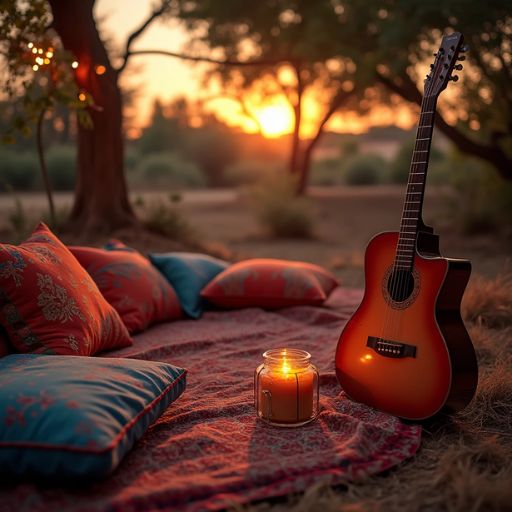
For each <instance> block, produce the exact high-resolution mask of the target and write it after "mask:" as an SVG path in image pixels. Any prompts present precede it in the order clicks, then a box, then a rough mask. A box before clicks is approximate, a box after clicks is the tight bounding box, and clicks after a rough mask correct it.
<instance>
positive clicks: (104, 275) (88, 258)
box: [69, 242, 181, 333]
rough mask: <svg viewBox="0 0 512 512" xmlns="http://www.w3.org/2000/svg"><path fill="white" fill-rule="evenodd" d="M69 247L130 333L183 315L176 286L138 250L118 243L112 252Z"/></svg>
mask: <svg viewBox="0 0 512 512" xmlns="http://www.w3.org/2000/svg"><path fill="white" fill-rule="evenodd" d="M69 249H70V250H71V252H72V253H73V254H74V256H75V257H76V259H77V260H78V261H79V262H80V263H81V265H82V266H83V267H84V268H85V269H86V270H87V272H88V273H89V275H90V276H91V277H92V278H93V279H94V282H95V283H96V284H97V285H98V288H99V289H100V291H101V293H102V294H103V296H104V297H105V299H106V300H107V302H108V303H109V304H111V305H112V306H113V307H114V308H115V309H116V311H117V312H118V313H119V314H120V315H121V318H122V320H123V322H124V324H125V325H126V327H127V328H128V330H129V331H130V332H131V333H134V332H138V331H142V330H144V329H146V328H147V327H148V326H149V325H150V324H152V323H155V322H162V321H165V320H173V319H175V318H180V317H181V307H180V301H179V299H178V297H177V295H176V293H175V292H174V289H173V288H172V286H171V285H170V284H169V283H168V282H167V280H166V279H165V278H164V277H163V276H162V274H160V272H159V271H158V270H157V269H156V268H155V267H153V265H152V264H151V262H150V261H149V260H148V259H146V258H145V257H144V256H142V254H140V253H139V252H137V251H135V250H133V249H131V248H129V247H126V246H125V245H124V244H121V245H119V242H117V244H116V247H115V249H114V250H110V251H106V250H104V249H93V248H91V247H70V248H69Z"/></svg>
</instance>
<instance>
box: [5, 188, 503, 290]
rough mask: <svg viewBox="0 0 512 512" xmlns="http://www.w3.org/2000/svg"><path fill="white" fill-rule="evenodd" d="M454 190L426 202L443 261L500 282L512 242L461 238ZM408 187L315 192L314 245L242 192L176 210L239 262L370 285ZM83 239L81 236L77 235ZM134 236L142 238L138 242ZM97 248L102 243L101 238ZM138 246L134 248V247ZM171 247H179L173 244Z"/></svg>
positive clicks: (198, 196) (207, 193) (31, 205)
mask: <svg viewBox="0 0 512 512" xmlns="http://www.w3.org/2000/svg"><path fill="white" fill-rule="evenodd" d="M450 193H452V192H450V190H449V189H447V188H443V187H434V186H432V187H429V188H428V189H427V195H426V199H425V220H426V222H427V223H430V224H431V225H433V226H434V227H435V230H436V232H437V233H439V234H440V235H441V249H442V252H443V254H444V255H446V256H449V257H454V258H468V259H470V260H472V262H473V272H474V273H475V274H481V275H484V276H487V277H494V276H496V275H497V274H499V273H500V272H503V271H504V270H506V269H507V268H508V269H509V270H510V268H511V263H512V262H511V261H510V260H511V256H510V255H511V254H512V250H511V249H512V243H511V241H510V240H507V239H506V238H504V237H500V236H498V235H490V234H487V235H473V236H468V235H465V236H463V235H461V234H460V233H458V232H457V231H456V230H454V229H453V228H452V226H451V223H450V216H451V213H450V211H449V210H447V208H446V203H447V202H446V196H447V195H448V194H450ZM403 194H404V186H400V185H381V186H360V187H346V186H332V187H312V188H311V190H310V191H309V196H308V202H309V206H310V209H311V217H312V224H313V237H312V238H311V239H305V240H301V239H291V238H283V239H275V238H272V237H270V236H269V235H268V234H266V233H265V232H264V231H262V228H261V227H260V226H259V224H258V223H257V221H256V219H255V216H254V214H253V211H252V208H251V202H250V199H249V197H248V196H247V195H246V194H244V193H243V192H240V191H238V190H235V189H210V190H190V191H185V192H182V193H181V201H180V202H179V203H178V204H177V205H176V209H177V210H178V211H179V212H180V214H181V215H182V216H183V218H184V219H186V221H187V222H188V223H189V224H190V226H191V228H192V229H193V231H194V232H195V236H196V238H197V239H198V241H199V242H201V243H204V244H206V245H212V246H217V247H218V246H221V247H224V248H225V249H226V251H225V252H226V254H228V255H230V256H231V257H232V258H234V259H242V258H250V257H275V258H285V259H297V260H305V261H310V262H314V263H318V264H320V265H324V266H326V267H327V268H330V269H331V270H333V271H334V272H335V273H336V274H337V275H338V276H339V278H340V279H341V281H342V283H343V284H344V285H346V286H362V285H363V256H364V250H365V247H366V244H367V242H368V241H369V239H370V238H371V237H372V236H373V235H374V234H376V233H378V232H380V231H387V230H396V229H397V227H398V224H399V220H400V214H401V208H402V201H403ZM167 196H168V193H159V192H142V193H138V194H134V195H133V197H132V199H133V200H134V203H136V204H141V203H144V204H155V203H158V202H159V201H162V202H165V201H167V200H168V198H167ZM16 197H17V198H18V199H19V200H20V201H21V204H22V205H23V210H24V212H25V215H26V217H27V218H28V219H29V223H35V222H37V220H40V219H41V218H42V214H43V212H44V211H45V209H46V200H45V196H44V195H43V194H40V193H30V194H28V193H25V194H17V195H16ZM71 199H72V196H71V194H70V193H59V194H57V195H56V202H57V205H58V208H61V209H62V208H65V207H69V205H70V204H71ZM14 201H15V200H14V196H12V195H5V194H4V195H0V231H1V232H2V233H3V235H2V238H3V239H4V240H6V239H9V234H8V232H7V230H8V227H9V222H10V221H9V217H10V216H11V215H12V213H13V208H14V205H15V202H14ZM76 236H77V239H78V240H80V234H79V233H76ZM133 237H135V239H134V238H133ZM136 237H137V235H132V236H131V237H130V238H131V240H134V241H135V243H134V245H136V246H137V248H138V249H139V250H143V251H151V250H165V248H166V244H165V240H164V241H160V242H159V244H158V247H155V246H152V241H151V240H149V241H148V240H146V239H144V240H140V243H137V242H138V241H137V238H136ZM98 243H101V241H100V240H99V241H98ZM132 243H133V242H132ZM169 247H170V249H172V247H171V244H170V243H169Z"/></svg>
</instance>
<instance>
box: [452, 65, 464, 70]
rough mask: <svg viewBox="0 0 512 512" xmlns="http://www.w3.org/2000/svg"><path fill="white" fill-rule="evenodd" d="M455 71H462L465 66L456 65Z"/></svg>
mask: <svg viewBox="0 0 512 512" xmlns="http://www.w3.org/2000/svg"><path fill="white" fill-rule="evenodd" d="M453 67H454V69H456V70H457V71H460V70H461V69H462V68H463V67H464V66H463V65H462V64H455V66H453Z"/></svg>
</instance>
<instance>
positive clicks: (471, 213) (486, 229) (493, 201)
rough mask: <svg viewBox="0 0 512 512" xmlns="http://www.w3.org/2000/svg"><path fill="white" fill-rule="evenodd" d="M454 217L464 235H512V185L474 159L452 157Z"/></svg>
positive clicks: (450, 204)
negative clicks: (504, 232)
mask: <svg viewBox="0 0 512 512" xmlns="http://www.w3.org/2000/svg"><path fill="white" fill-rule="evenodd" d="M451 166H452V169H453V172H452V176H453V178H452V179H453V187H454V196H453V197H452V198H451V199H449V207H450V210H451V216H452V219H453V221H454V222H455V225H456V227H457V228H458V229H459V230H460V231H461V232H463V233H464V234H476V233H490V232H495V233H498V232H501V231H506V232H508V234H510V233H511V232H512V183H510V182H507V181H504V180H503V179H502V178H500V177H499V176H498V175H497V173H496V171H495V170H494V169H492V168H489V167H488V166H486V165H485V164H482V163H481V162H480V161H478V160H476V159H474V158H467V157H464V156H462V155H460V154H458V153H453V154H452V156H451Z"/></svg>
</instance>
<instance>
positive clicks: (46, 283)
mask: <svg viewBox="0 0 512 512" xmlns="http://www.w3.org/2000/svg"><path fill="white" fill-rule="evenodd" d="M0 323H1V324H2V325H3V327H4V328H5V329H6V331H7V333H8V335H9V340H10V343H11V344H12V345H13V346H14V348H15V349H16V350H17V351H18V352H36V353H47V354H62V355H84V356H87V355H92V354H96V353H97V352H101V351H102V350H108V349H112V348H118V347H119V348H120V347H126V346H128V345H131V344H132V340H131V338H130V335H129V334H128V331H127V330H126V327H125V326H124V324H123V322H122V320H121V318H120V317H119V315H118V314H117V312H116V310H115V309H114V308H113V307H112V306H111V305H110V304H109V303H108V302H106V301H105V299H104V298H103V296H102V295H101V292H100V291H99V290H98V287H97V286H96V285H95V284H94V281H93V280H92V279H91V278H90V277H89V274H87V272H86V271H85V270H84V268H83V267H82V266H81V265H80V263H78V261H77V260H76V258H75V257H74V256H73V255H72V254H71V253H70V252H69V250H68V249H67V247H66V246H65V245H64V244H63V243H62V242H61V241H60V240H59V239H58V238H57V237H56V236H55V235H54V234H53V233H52V232H51V231H50V230H49V229H48V227H47V226H45V225H44V224H42V223H41V224H39V226H38V227H37V228H36V230H35V231H34V232H33V233H32V235H31V236H30V237H29V238H28V239H27V240H26V241H25V242H23V243H22V244H21V245H19V246H14V245H7V244H0Z"/></svg>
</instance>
